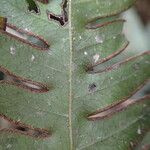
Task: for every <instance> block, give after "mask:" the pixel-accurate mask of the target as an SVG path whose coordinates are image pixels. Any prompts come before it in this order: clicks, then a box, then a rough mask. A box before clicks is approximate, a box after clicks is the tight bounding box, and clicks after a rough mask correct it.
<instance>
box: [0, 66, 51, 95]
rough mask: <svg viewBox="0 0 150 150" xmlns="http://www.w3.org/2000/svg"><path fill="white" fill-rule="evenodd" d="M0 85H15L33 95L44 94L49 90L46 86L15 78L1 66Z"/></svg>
mask: <svg viewBox="0 0 150 150" xmlns="http://www.w3.org/2000/svg"><path fill="white" fill-rule="evenodd" d="M0 83H5V84H10V85H15V86H17V87H19V88H24V89H26V90H28V91H30V92H33V93H44V92H48V91H49V90H50V89H49V88H48V86H46V85H44V84H42V83H39V82H34V81H31V80H28V79H24V78H21V77H19V76H16V75H14V74H13V73H11V72H9V71H8V70H7V69H5V68H3V67H2V66H0Z"/></svg>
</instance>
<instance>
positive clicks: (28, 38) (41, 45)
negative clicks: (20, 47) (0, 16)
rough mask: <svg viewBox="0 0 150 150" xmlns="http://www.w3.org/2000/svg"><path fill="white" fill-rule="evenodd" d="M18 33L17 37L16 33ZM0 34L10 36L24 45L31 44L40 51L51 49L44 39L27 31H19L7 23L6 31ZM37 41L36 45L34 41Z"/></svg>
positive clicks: (0, 31)
mask: <svg viewBox="0 0 150 150" xmlns="http://www.w3.org/2000/svg"><path fill="white" fill-rule="evenodd" d="M13 32H16V34H18V35H16V34H15V33H13ZM0 33H2V34H5V35H9V36H11V37H13V38H15V39H17V40H19V41H21V42H23V43H26V44H29V45H30V46H32V47H34V48H36V49H39V50H48V49H49V47H50V46H49V44H48V42H47V41H45V40H44V39H43V38H42V37H39V36H37V35H35V34H33V33H32V32H27V31H25V30H22V29H18V28H17V27H15V26H13V25H11V24H8V23H6V26H5V29H3V30H0ZM32 40H33V41H35V40H36V43H34V42H33V41H32Z"/></svg>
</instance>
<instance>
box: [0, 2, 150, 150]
mask: <svg viewBox="0 0 150 150" xmlns="http://www.w3.org/2000/svg"><path fill="white" fill-rule="evenodd" d="M43 2H44V3H41V2H40V1H35V4H36V6H37V8H38V9H39V13H37V14H36V12H34V11H29V10H28V8H29V3H28V2H27V1H26V0H21V1H20V0H7V1H6V0H0V16H1V18H2V19H1V18H0V46H1V47H0V66H1V67H3V68H5V69H6V70H8V71H9V72H10V74H8V72H7V71H6V72H7V73H5V76H6V77H5V78H3V76H2V75H3V73H4V72H3V69H1V68H0V72H1V74H2V75H1V74H0V77H1V78H2V80H4V82H6V81H7V84H1V80H0V116H2V115H5V116H6V117H8V118H11V121H8V122H9V123H10V124H11V125H12V124H13V125H14V126H15V125H16V122H17V123H19V122H21V123H20V124H19V127H22V126H26V125H28V127H27V128H28V129H27V128H25V129H26V130H28V131H23V130H25V129H24V128H23V129H22V128H21V130H22V131H21V132H18V129H16V128H15V131H16V132H13V131H12V132H7V131H6V130H5V131H3V130H1V126H2V125H1V122H2V121H1V120H0V150H1V149H2V150H5V149H12V150H20V149H22V150H27V149H32V150H38V149H39V150H75V149H76V150H83V149H84V150H127V149H129V148H131V147H132V148H133V147H136V146H137V147H136V148H137V149H138V147H140V146H141V145H142V144H143V143H144V142H143V141H144V138H143V137H144V135H146V133H147V131H148V128H149V125H150V122H149V119H148V118H149V116H148V111H149V109H148V107H149V99H150V98H149V97H148V96H147V97H145V98H144V100H142V99H141V101H140V102H139V103H134V104H133V105H130V106H129V107H127V108H126V109H122V110H121V111H118V112H117V111H116V112H115V113H114V114H113V115H111V116H109V117H107V116H106V117H104V118H97V119H94V120H89V119H88V116H89V115H90V114H93V113H99V110H103V109H105V108H107V107H108V106H111V105H113V104H117V103H118V102H120V101H122V100H127V99H128V98H130V97H131V96H132V95H133V94H134V93H135V92H136V91H137V89H139V87H141V86H142V85H144V84H145V83H147V82H148V78H149V76H150V70H149V66H150V53H149V52H146V53H143V54H141V55H138V56H136V57H135V56H133V57H132V58H130V59H129V60H128V59H127V60H123V58H124V56H123V55H120V56H119V54H120V53H121V52H123V51H124V50H125V48H126V46H127V45H128V41H127V39H126V38H125V36H124V35H123V33H122V28H123V23H124V20H122V19H120V18H119V14H120V13H121V12H123V11H124V10H126V9H127V8H129V7H130V6H132V5H133V4H134V2H135V0H119V1H118V0H105V1H103V0H68V3H67V6H65V2H66V1H63V2H62V0H49V2H48V1H43ZM47 2H48V3H47ZM33 9H34V8H33ZM64 13H67V14H66V15H64ZM51 14H53V15H54V16H55V18H54V19H52V18H49V17H50V15H51ZM66 17H68V18H69V20H68V21H67V19H66ZM4 18H7V24H6V22H5V21H6V19H4ZM58 18H60V20H61V21H64V25H61V24H60V21H58V20H59V19H58ZM7 26H8V28H9V27H12V28H13V29H14V30H16V31H17V32H20V33H21V36H20V37H18V38H16V37H15V36H18V35H15V36H12V35H10V34H7V32H6V31H7V30H6V29H7ZM14 26H15V28H14ZM5 28H6V29H5ZM17 29H19V30H17ZM20 29H21V30H20ZM22 30H23V33H22ZM24 31H25V32H24ZM133 34H134V33H133ZM24 36H26V37H27V38H24ZM21 37H23V38H24V39H25V40H20V38H21ZM41 43H42V44H41ZM35 44H36V45H35ZM44 44H46V48H45V47H44ZM39 45H40V46H41V47H42V46H43V47H44V48H43V49H42V48H41V47H39V48H38V46H39ZM48 46H49V47H48ZM115 56H116V57H115ZM89 68H90V69H89ZM14 75H15V77H14ZM8 77H9V78H8ZM1 78H0V79H1ZM14 78H15V79H18V80H17V81H16V80H14ZM8 80H9V82H8ZM12 80H13V81H12ZM32 81H33V82H32ZM36 82H37V83H36ZM35 83H36V84H35ZM22 84H24V85H22ZM43 85H47V87H50V88H49V91H48V92H47V91H45V92H46V93H41V90H40V91H39V90H36V91H37V92H36V91H35V90H33V88H37V89H38V88H40V87H43ZM29 87H30V88H31V89H32V90H30V89H29ZM23 88H24V89H23ZM26 89H29V90H26ZM35 92H36V94H35ZM15 121H16V122H15ZM34 127H35V128H38V129H36V131H38V133H39V131H41V132H42V131H43V132H44V131H45V134H46V133H47V132H46V131H47V130H48V131H49V132H50V137H47V138H45V139H44V138H42V139H40V138H36V136H35V134H33V133H35V129H34ZM40 129H41V130H40ZM44 129H46V130H44ZM12 130H14V128H13V129H12ZM17 132H18V134H17ZM22 132H26V134H24V135H22V134H20V133H22ZM29 132H30V133H29ZM28 133H29V134H31V136H28V135H29V134H28ZM45 134H44V135H45ZM32 136H33V137H32ZM146 136H147V135H146ZM137 137H138V138H137ZM142 140H143V141H142ZM137 143H139V145H138V144H137ZM146 144H147V145H148V142H147V143H146ZM135 145H136V146H135Z"/></svg>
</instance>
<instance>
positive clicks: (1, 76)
mask: <svg viewBox="0 0 150 150" xmlns="http://www.w3.org/2000/svg"><path fill="white" fill-rule="evenodd" d="M4 78H5V74H4V73H3V72H2V71H0V81H1V80H4Z"/></svg>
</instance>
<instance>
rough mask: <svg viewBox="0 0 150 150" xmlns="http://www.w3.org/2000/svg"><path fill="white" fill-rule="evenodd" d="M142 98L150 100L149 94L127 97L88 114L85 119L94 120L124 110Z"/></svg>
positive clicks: (141, 100) (142, 99)
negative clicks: (134, 97) (135, 97)
mask: <svg viewBox="0 0 150 150" xmlns="http://www.w3.org/2000/svg"><path fill="white" fill-rule="evenodd" d="M144 100H150V95H147V96H144V97H142V98H139V99H127V100H125V101H121V102H119V103H117V104H115V105H112V106H109V107H107V108H105V109H103V110H100V111H97V112H95V113H92V114H90V115H89V116H88V117H87V119H88V120H90V121H95V120H100V119H104V118H108V117H110V116H112V115H114V114H115V113H117V112H119V111H122V110H125V109H126V108H128V107H129V106H131V105H133V104H135V103H139V102H143V101H144Z"/></svg>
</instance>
